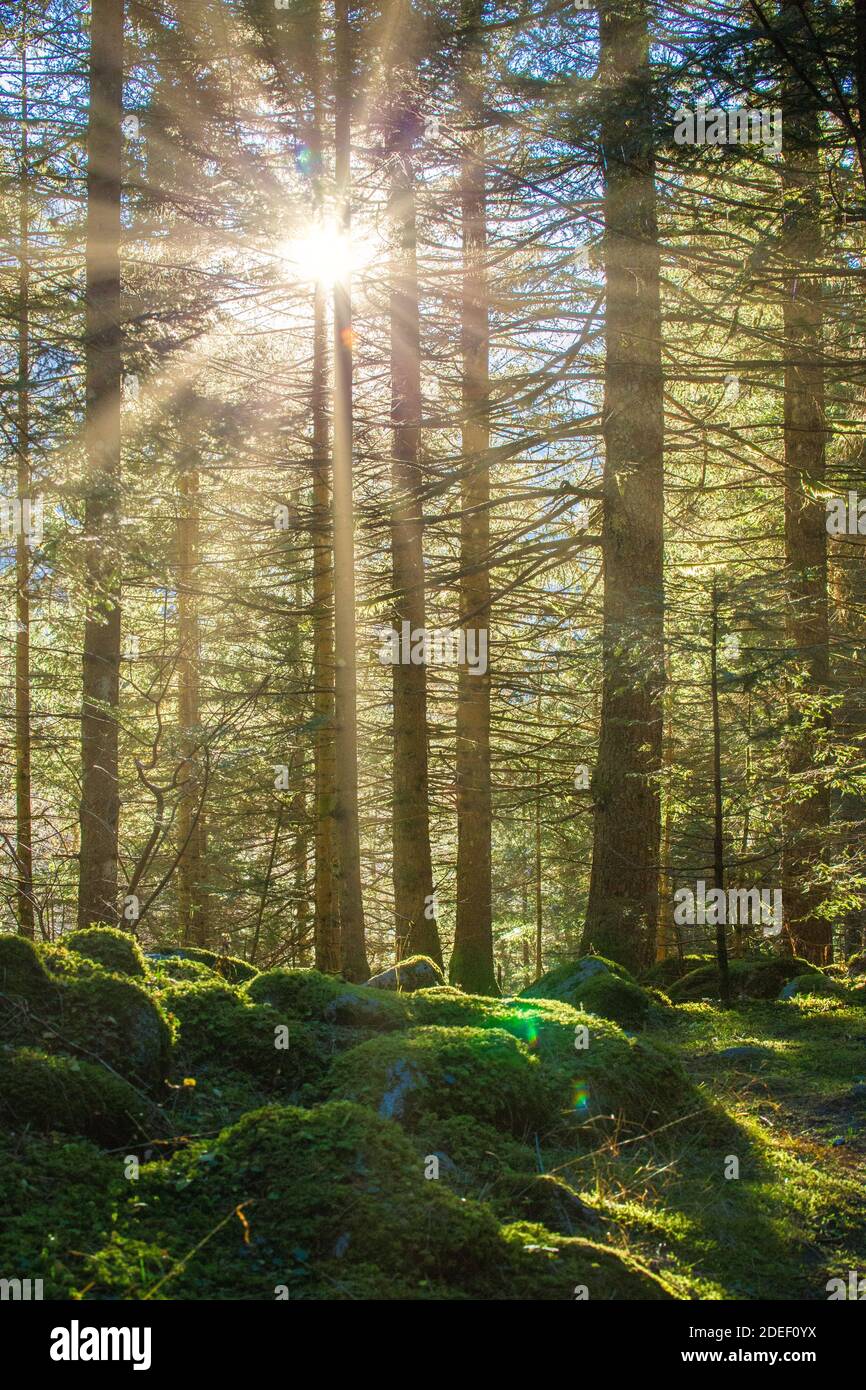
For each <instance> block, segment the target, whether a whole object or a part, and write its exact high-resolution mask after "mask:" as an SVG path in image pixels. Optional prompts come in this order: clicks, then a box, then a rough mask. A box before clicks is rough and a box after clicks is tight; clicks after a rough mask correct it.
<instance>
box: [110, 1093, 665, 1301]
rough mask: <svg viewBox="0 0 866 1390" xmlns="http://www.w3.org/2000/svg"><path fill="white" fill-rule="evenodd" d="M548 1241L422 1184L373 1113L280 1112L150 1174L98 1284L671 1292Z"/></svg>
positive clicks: (129, 1293) (552, 1293) (156, 1293)
mask: <svg viewBox="0 0 866 1390" xmlns="http://www.w3.org/2000/svg"><path fill="white" fill-rule="evenodd" d="M238 1207H241V1208H242V1216H243V1221H242V1220H241V1219H240V1218H239V1216H238V1215H237V1214H236V1213H237V1210H238ZM551 1239H552V1238H551V1237H550V1233H549V1232H546V1231H544V1228H543V1227H530V1226H515V1227H510V1228H508V1229H507V1230H505V1231H502V1230H501V1229H500V1227H499V1224H498V1222H497V1221H496V1219H495V1217H494V1216H493V1214H492V1213H491V1212H490V1211H489V1210H488V1209H487V1208H486V1207H484V1206H482V1205H480V1204H478V1203H475V1202H472V1201H462V1200H460V1199H459V1198H458V1197H456V1196H455V1195H454V1194H453V1193H451V1192H449V1191H448V1190H447V1188H445V1187H444V1185H443V1184H442V1183H441V1182H436V1181H427V1180H425V1178H424V1168H423V1162H422V1161H421V1159H420V1158H419V1155H418V1154H417V1153H416V1152H415V1150H414V1149H413V1148H412V1146H411V1145H410V1144H409V1142H408V1141H407V1140H406V1138H405V1137H404V1136H403V1135H402V1134H401V1132H400V1130H399V1129H398V1127H397V1126H396V1125H394V1124H392V1123H391V1122H389V1121H388V1120H384V1119H379V1118H377V1116H375V1115H373V1114H372V1113H371V1112H370V1111H369V1110H368V1109H365V1108H362V1107H359V1106H355V1105H351V1104H347V1103H345V1102H336V1103H333V1104H329V1105H324V1106H321V1107H318V1108H317V1109H315V1110H301V1109H297V1108H294V1107H285V1108H283V1107H268V1108H266V1109H263V1110H259V1111H256V1112H254V1113H252V1114H249V1115H246V1116H245V1117H244V1118H243V1120H241V1121H240V1123H239V1124H237V1125H235V1126H233V1127H232V1128H230V1129H228V1130H225V1131H224V1132H223V1133H222V1134H221V1135H220V1136H219V1138H218V1139H217V1140H216V1141H214V1143H212V1144H210V1145H208V1146H204V1145H196V1146H194V1147H193V1148H191V1149H190V1150H188V1151H187V1152H185V1153H183V1154H180V1155H178V1156H177V1157H175V1158H174V1159H172V1161H171V1162H170V1163H168V1164H162V1165H159V1166H156V1165H150V1166H148V1167H147V1168H146V1169H143V1170H142V1177H141V1181H140V1182H139V1184H138V1187H137V1191H136V1193H135V1203H134V1207H133V1204H132V1202H131V1201H130V1203H129V1204H128V1206H127V1209H126V1210H124V1211H122V1212H121V1213H120V1216H119V1220H118V1230H117V1234H116V1235H115V1237H114V1239H113V1240H111V1241H109V1242H106V1244H105V1246H104V1247H103V1249H102V1250H101V1251H99V1252H98V1253H97V1254H96V1255H95V1256H94V1257H92V1258H91V1260H90V1261H89V1262H88V1269H87V1279H88V1280H90V1279H95V1281H96V1289H95V1292H96V1295H97V1296H101V1297H106V1296H114V1297H120V1298H140V1297H142V1296H143V1294H144V1293H145V1292H147V1293H149V1295H150V1296H152V1297H156V1298H192V1299H233V1300H236V1299H241V1300H245V1299H263V1300H266V1301H267V1300H272V1299H273V1298H274V1297H275V1290H276V1289H277V1288H278V1287H279V1286H284V1287H285V1288H287V1289H288V1291H289V1295H290V1297H291V1298H292V1299H293V1300H297V1299H301V1300H305V1299H327V1300H348V1299H372V1298H387V1299H390V1300H394V1299H404V1300H405V1299H479V1298H480V1299H494V1298H506V1299H512V1298H513V1299H520V1300H525V1299H527V1298H529V1299H535V1298H551V1297H555V1298H562V1299H571V1298H573V1297H574V1293H573V1289H574V1286H575V1285H576V1284H579V1283H584V1284H587V1285H589V1288H590V1295H591V1296H592V1297H602V1298H607V1297H611V1298H612V1297H615V1296H617V1295H618V1294H622V1295H623V1296H627V1297H664V1296H665V1290H664V1288H663V1286H662V1285H661V1284H660V1283H659V1281H658V1280H656V1279H655V1278H653V1276H652V1275H649V1274H648V1273H647V1272H646V1271H645V1270H641V1269H640V1267H639V1266H638V1265H637V1264H636V1263H635V1262H633V1261H630V1260H627V1259H625V1257H622V1256H620V1255H618V1254H616V1253H615V1252H613V1251H609V1250H605V1249H603V1248H602V1247H597V1246H594V1245H590V1244H589V1243H585V1242H561V1241H559V1240H557V1246H558V1247H562V1248H555V1247H552V1246H551Z"/></svg>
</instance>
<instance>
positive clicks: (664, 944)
mask: <svg viewBox="0 0 866 1390" xmlns="http://www.w3.org/2000/svg"><path fill="white" fill-rule="evenodd" d="M665 682H666V684H665V695H664V720H665V732H664V748H663V753H662V758H663V767H664V813H663V816H662V853H661V871H660V873H659V920H658V933H657V936H656V960H667V958H668V956H670V955H673V940H674V931H673V924H674V923H673V893H672V887H673V884H672V880H671V821H672V820H673V807H672V804H671V803H672V799H673V770H674V701H673V688H672V685H671V671H670V657H669V654H668V649H667V647H666V648H665ZM681 954H682V953H681Z"/></svg>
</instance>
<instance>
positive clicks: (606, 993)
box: [520, 956, 652, 1028]
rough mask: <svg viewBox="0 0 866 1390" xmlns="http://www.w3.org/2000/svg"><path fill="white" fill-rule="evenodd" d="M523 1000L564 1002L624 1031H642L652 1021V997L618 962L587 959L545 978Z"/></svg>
mask: <svg viewBox="0 0 866 1390" xmlns="http://www.w3.org/2000/svg"><path fill="white" fill-rule="evenodd" d="M520 997H521V999H561V1000H562V1002H563V1003H565V1004H572V1005H574V1007H575V1008H578V1009H585V1010H586V1012H587V1013H591V1014H598V1015H599V1017H600V1018H609V1019H612V1020H613V1022H614V1023H619V1024H620V1026H621V1027H623V1028H643V1027H644V1026H645V1025H646V1023H647V1021H648V1019H649V1017H650V1009H651V1003H652V1001H651V1000H650V997H649V995H648V994H647V993H646V991H645V990H643V989H642V988H641V987H640V985H638V984H636V983H635V981H634V979H633V977H632V976H631V975H629V973H628V971H627V970H626V969H625V968H624V967H623V966H621V965H617V963H616V962H615V961H609V960H605V959H603V958H602V957H601V956H584V957H582V959H580V960H576V961H569V962H566V964H564V965H559V966H557V967H556V969H555V970H550V971H548V973H547V974H546V975H542V977H541V979H540V980H536V982H535V984H533V985H530V986H529V987H528V989H525V990H524V991H523V993H522V994H521V996H520Z"/></svg>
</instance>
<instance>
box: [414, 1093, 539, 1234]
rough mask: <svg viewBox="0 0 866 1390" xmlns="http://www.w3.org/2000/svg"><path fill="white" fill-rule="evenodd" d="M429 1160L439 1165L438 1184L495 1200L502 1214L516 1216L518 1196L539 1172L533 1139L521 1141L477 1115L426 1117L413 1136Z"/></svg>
mask: <svg viewBox="0 0 866 1390" xmlns="http://www.w3.org/2000/svg"><path fill="white" fill-rule="evenodd" d="M411 1137H412V1140H413V1142H414V1144H415V1147H416V1150H417V1152H418V1154H419V1155H420V1156H421V1158H422V1159H423V1160H424V1162H425V1164H426V1162H427V1161H428V1160H429V1159H430V1158H431V1157H434V1158H437V1159H438V1161H439V1173H440V1176H439V1181H441V1182H443V1183H444V1184H445V1185H446V1186H447V1187H448V1188H449V1190H450V1191H453V1192H457V1193H459V1194H460V1195H461V1196H466V1197H475V1198H478V1199H480V1200H484V1201H487V1202H490V1203H491V1205H492V1206H493V1208H494V1210H495V1211H497V1212H498V1213H499V1214H500V1215H502V1214H503V1213H504V1214H510V1215H511V1216H514V1215H515V1214H516V1212H517V1211H518V1210H519V1207H516V1206H515V1205H514V1201H513V1198H514V1194H515V1193H516V1192H519V1191H521V1190H522V1189H523V1188H525V1187H526V1186H527V1184H529V1183H531V1182H532V1180H533V1177H534V1175H535V1173H536V1172H537V1157H536V1150H535V1148H534V1145H533V1144H532V1141H531V1140H530V1141H529V1142H528V1143H521V1142H520V1140H518V1139H515V1138H513V1137H512V1136H511V1135H510V1134H503V1132H502V1131H501V1130H500V1129H495V1128H494V1127H493V1125H490V1124H485V1123H482V1122H481V1121H480V1120H478V1119H476V1117H475V1116H474V1115H459V1114H456V1115H440V1116H429V1115H427V1116H424V1117H423V1118H422V1119H421V1120H420V1121H419V1123H418V1124H417V1126H416V1128H415V1129H414V1130H413V1133H412V1135H411Z"/></svg>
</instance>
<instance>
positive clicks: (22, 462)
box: [15, 0, 36, 940]
mask: <svg viewBox="0 0 866 1390" xmlns="http://www.w3.org/2000/svg"><path fill="white" fill-rule="evenodd" d="M28 119H29V111H28V72H27V0H24V8H23V11H22V18H21V182H20V184H19V190H18V191H19V204H18V243H19V260H18V449H17V454H18V502H19V507H21V506H22V504H23V501H24V499H25V498H30V485H31V478H30V200H29V189H28V181H29V178H30V169H29V149H28V140H27V122H28ZM32 501H33V499H31V505H32ZM22 510H23V508H22ZM31 515H32V512H31ZM22 522H23V516H22ZM30 578H31V575H30V546H29V544H28V537H27V535H26V534H25V531H24V526H23V524H22V525H21V526H19V528H18V534H17V535H16V537H15V606H16V629H15V867H16V871H17V885H16V892H17V899H18V930H19V932H20V933H21V935H22V936H26V937H29V938H30V939H31V940H32V939H33V937H34V935H35V930H36V928H35V914H34V910H33V906H34V902H33V803H32V787H31V729H30Z"/></svg>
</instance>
